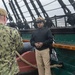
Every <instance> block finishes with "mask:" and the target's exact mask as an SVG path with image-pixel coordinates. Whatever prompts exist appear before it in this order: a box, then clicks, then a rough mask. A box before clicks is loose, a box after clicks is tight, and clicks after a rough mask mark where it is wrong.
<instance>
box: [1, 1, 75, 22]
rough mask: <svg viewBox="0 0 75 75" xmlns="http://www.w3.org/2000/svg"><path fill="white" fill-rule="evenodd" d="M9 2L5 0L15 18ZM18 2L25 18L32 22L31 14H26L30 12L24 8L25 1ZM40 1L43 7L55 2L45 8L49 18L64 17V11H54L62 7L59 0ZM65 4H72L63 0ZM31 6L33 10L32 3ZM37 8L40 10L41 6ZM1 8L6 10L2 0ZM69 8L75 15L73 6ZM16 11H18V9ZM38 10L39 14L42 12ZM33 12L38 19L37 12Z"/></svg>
mask: <svg viewBox="0 0 75 75" xmlns="http://www.w3.org/2000/svg"><path fill="white" fill-rule="evenodd" d="M8 1H9V0H5V2H6V5H7V7H8V9H9V11H10V13H11V15H12V16H13V14H12V11H11V9H10V7H9V5H8V3H9V2H8ZM17 1H18V2H19V5H20V6H21V10H22V11H23V13H24V16H25V18H26V19H27V20H28V21H30V20H31V17H29V16H30V14H29V12H27V13H25V12H26V11H28V10H27V8H26V7H24V6H23V5H24V3H23V1H21V0H17ZM20 1H21V2H20ZM40 1H41V3H42V5H46V4H48V3H51V2H53V1H54V2H53V3H51V4H49V5H47V6H44V9H45V10H46V11H47V14H48V15H49V17H53V16H55V15H63V14H64V12H63V9H58V10H53V9H55V8H59V7H61V6H60V4H59V3H58V1H57V0H40ZM27 2H28V3H29V2H30V1H29V0H27ZM63 2H64V3H65V4H66V5H69V4H70V3H69V1H68V0H63ZM34 3H35V4H36V1H35V2H34ZM29 6H30V7H31V9H33V7H32V5H31V4H30V3H29ZM36 6H37V8H39V6H38V5H37V4H36ZM0 7H2V8H4V5H3V3H2V0H0ZM67 7H68V8H69V9H70V11H71V12H72V13H75V11H74V9H73V7H72V6H67ZM16 8H17V7H16ZM4 9H5V8H4ZM16 10H17V9H16ZM38 10H39V12H41V10H40V9H38ZM52 10H53V11H52ZM17 12H18V10H17ZM32 12H33V13H34V14H35V17H37V15H36V13H35V11H34V10H32ZM18 13H19V12H18ZM41 15H42V16H43V14H41ZM13 18H14V17H13Z"/></svg>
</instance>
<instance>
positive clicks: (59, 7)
mask: <svg viewBox="0 0 75 75" xmlns="http://www.w3.org/2000/svg"><path fill="white" fill-rule="evenodd" d="M66 6H71V4H68V5H66ZM61 8H62V7H58V8H55V9H50V10H46V12H49V11H53V10H58V9H61ZM40 14H42V12H40ZM35 15H37V14H34V16H35ZM28 17H30V16H26V18H28Z"/></svg>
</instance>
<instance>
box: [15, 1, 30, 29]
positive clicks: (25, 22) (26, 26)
mask: <svg viewBox="0 0 75 75" xmlns="http://www.w3.org/2000/svg"><path fill="white" fill-rule="evenodd" d="M14 2H15V4H16V6H17V8H18V10H19V12H20V14H21V17H22V19H23V22H24V24H23V25H24V26H25V29H30V27H29V25H28V23H27V21H26V19H25V17H24V15H23V13H22V10H21V9H20V6H19V4H18V2H17V0H14Z"/></svg>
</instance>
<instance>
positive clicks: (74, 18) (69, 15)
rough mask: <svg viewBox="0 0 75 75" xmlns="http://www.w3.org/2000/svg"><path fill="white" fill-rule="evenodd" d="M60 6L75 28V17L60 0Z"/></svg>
mask: <svg viewBox="0 0 75 75" xmlns="http://www.w3.org/2000/svg"><path fill="white" fill-rule="evenodd" d="M58 2H59V4H60V5H61V7H62V8H63V11H64V13H65V14H66V16H67V22H68V23H69V24H70V25H72V26H74V25H75V15H74V14H71V11H70V10H69V9H68V8H67V7H66V5H65V4H64V2H63V1H62V0H58Z"/></svg>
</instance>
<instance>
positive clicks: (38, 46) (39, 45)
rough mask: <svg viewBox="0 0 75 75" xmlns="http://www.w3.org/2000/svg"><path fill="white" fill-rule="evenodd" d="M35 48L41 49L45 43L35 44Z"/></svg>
mask: <svg viewBox="0 0 75 75" xmlns="http://www.w3.org/2000/svg"><path fill="white" fill-rule="evenodd" d="M35 46H36V47H37V48H41V47H42V46H43V43H42V42H38V43H35Z"/></svg>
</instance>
